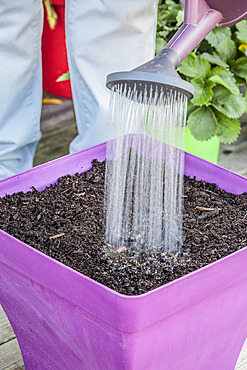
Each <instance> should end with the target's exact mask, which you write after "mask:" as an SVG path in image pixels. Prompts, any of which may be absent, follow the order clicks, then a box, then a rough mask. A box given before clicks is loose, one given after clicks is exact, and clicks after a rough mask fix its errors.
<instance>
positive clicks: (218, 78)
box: [209, 67, 239, 95]
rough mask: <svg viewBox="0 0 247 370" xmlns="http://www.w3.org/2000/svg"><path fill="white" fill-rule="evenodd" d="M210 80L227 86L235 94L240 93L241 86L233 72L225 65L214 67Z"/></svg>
mask: <svg viewBox="0 0 247 370" xmlns="http://www.w3.org/2000/svg"><path fill="white" fill-rule="evenodd" d="M209 80H210V81H213V82H214V83H217V84H219V85H222V86H224V87H226V88H227V89H228V90H229V91H231V92H232V93H233V94H235V95H239V88H238V86H237V84H236V80H235V78H234V76H233V74H232V73H231V72H230V71H229V70H227V69H225V68H224V67H215V68H214V69H212V72H211V77H210V78H209Z"/></svg>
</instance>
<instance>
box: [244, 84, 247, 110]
mask: <svg viewBox="0 0 247 370" xmlns="http://www.w3.org/2000/svg"><path fill="white" fill-rule="evenodd" d="M244 99H245V113H247V87H246V89H245V92H244Z"/></svg>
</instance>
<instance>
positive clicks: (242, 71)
mask: <svg viewBox="0 0 247 370" xmlns="http://www.w3.org/2000/svg"><path fill="white" fill-rule="evenodd" d="M182 22H183V7H182V5H181V4H179V3H176V2H175V1H173V0H167V1H166V2H165V3H162V1H160V2H159V10H158V22H157V38H156V52H159V51H160V50H161V49H162V48H164V47H165V45H166V44H167V42H168V41H169V40H170V39H171V37H172V36H173V35H174V33H175V32H176V31H177V30H178V28H179V27H180V26H181V24H182ZM246 50H247V19H245V20H243V21H242V22H239V23H238V24H236V25H234V26H231V27H226V28H215V29H213V30H212V31H211V32H210V33H209V34H208V35H207V37H206V38H205V39H204V40H203V41H202V42H201V43H200V44H199V45H198V46H197V48H196V49H195V50H194V51H193V52H192V53H190V55H188V56H187V58H186V59H185V60H184V61H183V62H182V63H181V65H180V67H179V68H178V71H179V73H180V74H181V75H182V78H184V79H186V80H187V81H189V82H190V83H192V84H193V85H194V87H195V96H194V98H193V99H192V100H191V101H189V103H188V113H187V114H188V119H187V125H188V127H189V128H190V130H191V133H192V135H193V136H194V137H195V138H196V139H198V140H208V139H210V138H211V137H213V136H218V138H219V139H220V141H222V142H224V143H231V142H233V141H234V140H236V139H237V137H238V135H239V132H240V123H239V120H238V119H239V117H240V116H242V115H243V114H244V113H245V112H247V88H246V82H247V55H246ZM241 86H242V89H241V91H242V90H243V91H244V93H242V92H240V87H241Z"/></svg>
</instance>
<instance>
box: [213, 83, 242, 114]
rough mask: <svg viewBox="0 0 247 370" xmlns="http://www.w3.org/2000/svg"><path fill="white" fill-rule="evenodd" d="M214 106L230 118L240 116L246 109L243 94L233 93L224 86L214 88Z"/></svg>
mask: <svg viewBox="0 0 247 370" xmlns="http://www.w3.org/2000/svg"><path fill="white" fill-rule="evenodd" d="M211 104H212V106H213V107H214V108H215V109H217V110H218V111H219V112H221V113H223V114H225V115H226V116H228V117H230V118H238V117H240V116H241V115H242V114H243V113H244V111H245V100H244V98H243V96H242V95H240V94H239V95H233V94H231V92H230V91H229V90H227V89H226V88H225V87H223V86H216V87H215V88H214V89H213V99H212V101H211Z"/></svg>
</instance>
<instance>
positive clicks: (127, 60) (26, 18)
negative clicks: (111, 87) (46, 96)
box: [0, 0, 158, 179]
mask: <svg viewBox="0 0 247 370" xmlns="http://www.w3.org/2000/svg"><path fill="white" fill-rule="evenodd" d="M157 3H158V0H91V1H90V0H67V1H66V21H65V23H66V43H67V51H68V61H69V70H70V76H71V85H72V93H73V102H74V107H75V113H76V120H77V126H78V136H77V137H76V138H75V139H74V140H73V142H72V143H71V146H70V152H75V151H78V150H81V149H84V148H87V147H90V146H93V145H96V144H99V143H102V142H104V141H105V140H106V126H107V110H108V101H109V91H108V89H107V88H106V87H105V80H106V76H107V74H108V73H111V72H116V71H123V70H130V69H132V68H134V67H137V66H138V65H140V64H142V63H144V62H146V61H147V60H149V59H151V58H152V57H153V56H154V49H155V33H156V20H157ZM42 26H43V8H42V1H41V0H22V1H20V0H11V1H5V0H0V179H3V178H5V177H8V176H11V175H14V174H16V173H19V172H21V171H24V170H26V169H29V168H31V167H32V163H33V156H34V153H35V149H36V145H37V142H38V140H39V139H40V137H41V133H40V113H41V99H42V76H41V35H42Z"/></svg>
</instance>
